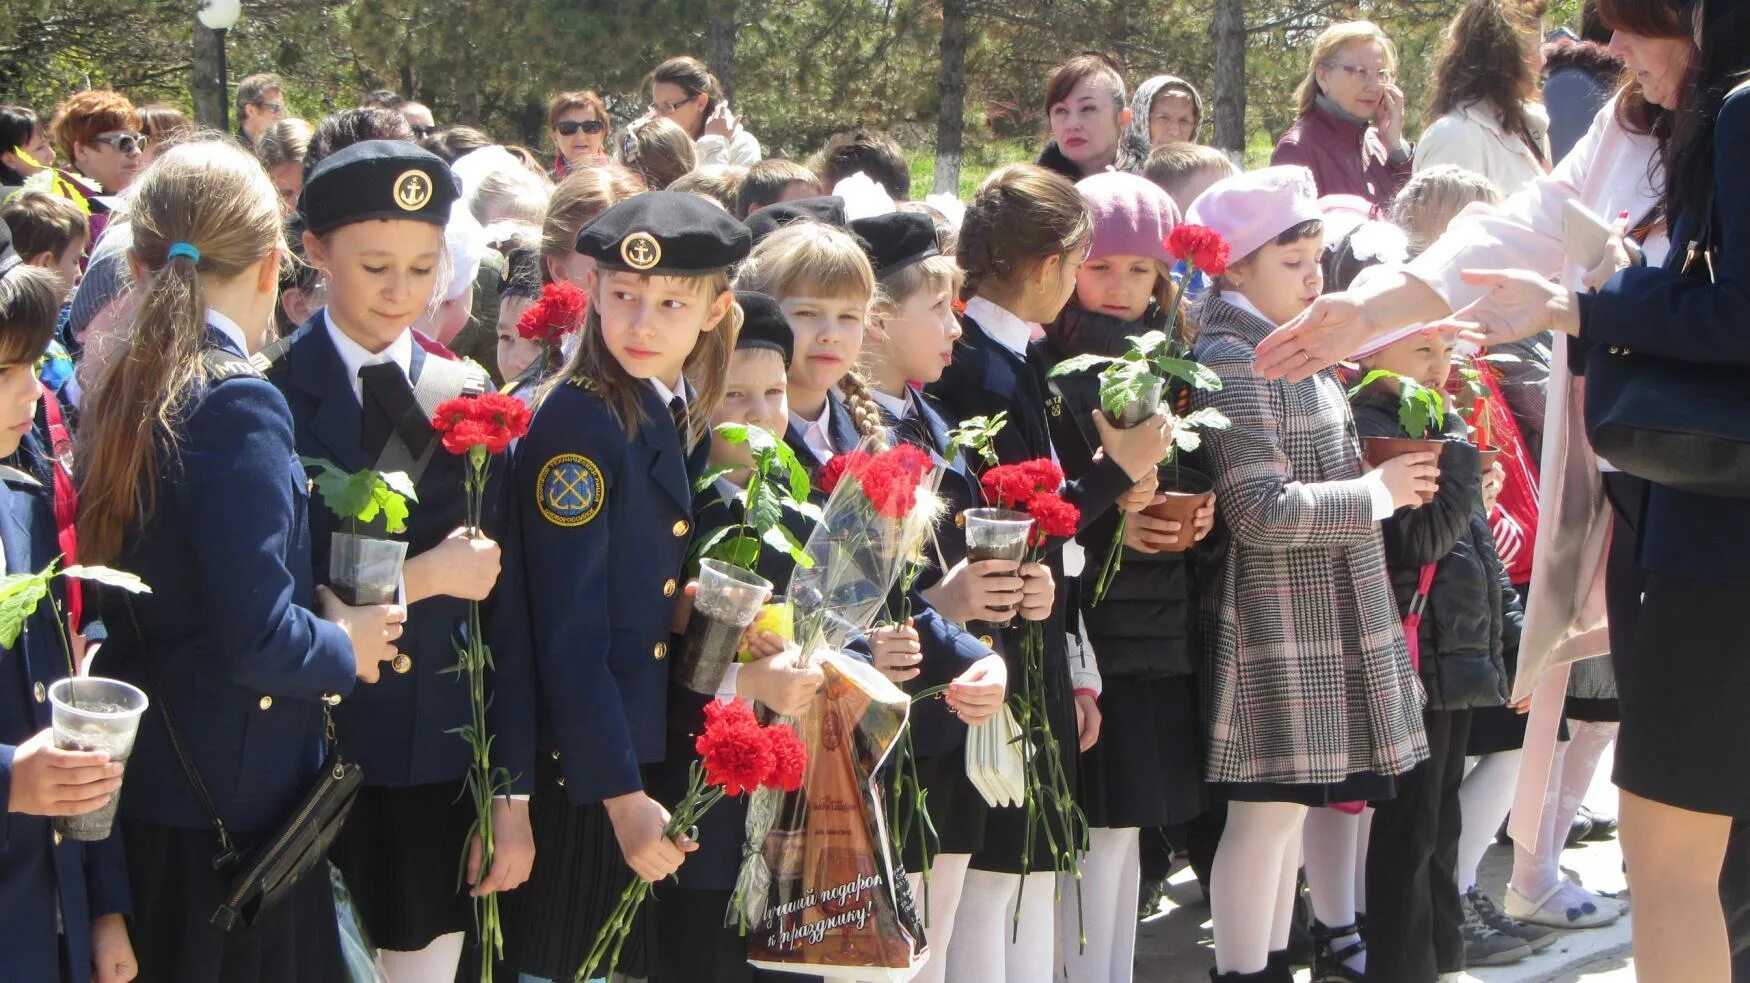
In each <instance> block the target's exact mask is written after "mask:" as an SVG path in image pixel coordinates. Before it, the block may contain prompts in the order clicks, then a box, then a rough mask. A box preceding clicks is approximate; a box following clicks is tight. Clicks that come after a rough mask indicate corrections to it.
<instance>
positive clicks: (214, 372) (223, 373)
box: [201, 348, 262, 382]
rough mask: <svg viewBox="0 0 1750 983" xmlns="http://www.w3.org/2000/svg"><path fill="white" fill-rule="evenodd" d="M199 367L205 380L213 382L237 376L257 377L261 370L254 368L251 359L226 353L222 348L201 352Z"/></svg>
mask: <svg viewBox="0 0 1750 983" xmlns="http://www.w3.org/2000/svg"><path fill="white" fill-rule="evenodd" d="M201 367H202V368H203V369H205V370H206V373H207V378H209V379H211V380H213V381H214V382H223V381H224V380H226V379H235V378H237V377H238V376H245V375H250V376H257V377H259V376H260V375H261V374H262V370H261V369H258V368H256V366H255V362H254V361H253V360H252V359H247V358H244V357H243V356H241V355H237V354H234V353H232V352H228V351H226V350H225V349H223V348H208V349H206V350H205V351H203V352H201Z"/></svg>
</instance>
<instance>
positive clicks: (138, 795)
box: [93, 330, 355, 852]
mask: <svg viewBox="0 0 1750 983" xmlns="http://www.w3.org/2000/svg"><path fill="white" fill-rule="evenodd" d="M207 345H208V347H209V348H219V349H223V350H225V351H227V352H229V353H230V354H231V355H233V356H235V357H236V358H237V359H239V360H241V359H242V357H243V353H242V352H241V351H239V350H237V348H236V347H235V346H234V344H233V343H232V342H231V341H230V340H229V339H228V338H226V337H225V336H224V335H223V334H222V333H220V332H219V331H217V330H209V331H208V332H207ZM177 430H178V432H177V443H176V447H177V452H176V456H175V457H174V458H173V459H172V458H168V457H166V456H164V455H160V458H159V462H158V464H157V474H156V476H155V481H156V484H157V491H156V503H157V505H156V508H155V509H154V511H153V513H152V515H151V516H150V517H148V518H147V519H146V521H145V523H144V524H143V525H142V526H140V527H138V528H135V529H131V530H129V531H128V533H127V534H126V536H125V538H124V542H123V547H122V551H121V555H120V556H119V557H118V558H117V559H116V561H115V563H114V564H113V565H114V566H116V567H119V568H121V569H123V570H127V571H129V572H132V573H135V574H138V575H139V576H140V578H141V579H143V580H145V582H146V583H147V584H148V585H149V586H150V587H151V588H152V593H150V594H142V595H140V596H138V597H134V598H132V606H133V609H134V612H135V613H136V614H137V615H138V616H139V632H136V631H135V625H134V622H133V620H132V619H131V618H130V617H129V612H128V607H127V602H126V600H124V598H126V597H127V595H124V594H122V593H121V592H119V591H105V592H104V593H103V617H104V621H105V623H106V624H108V625H109V626H110V628H111V631H110V638H109V641H108V642H107V643H105V644H104V646H103V648H102V649H101V650H100V651H99V653H98V655H97V656H96V658H95V666H94V668H93V671H94V672H95V673H97V674H100V675H105V676H112V677H115V678H118V679H123V680H126V681H127V682H130V683H133V684H134V685H135V686H138V687H140V688H141V689H143V690H145V691H146V693H147V695H148V696H149V697H150V698H151V699H152V701H153V702H154V703H155V704H158V705H159V706H160V707H162V706H165V705H169V706H171V707H173V708H174V710H175V713H176V720H177V724H178V725H179V726H180V728H181V730H182V734H183V740H184V744H185V745H186V746H187V748H188V752H189V755H190V757H192V758H193V759H194V764H195V767H196V769H197V770H198V771H199V772H200V774H201V778H202V780H203V781H204V782H205V784H206V786H207V789H208V791H209V792H210V793H211V794H212V797H213V800H214V804H215V806H216V808H217V809H218V811H219V814H220V816H221V817H222V818H223V819H224V820H225V823H226V825H227V826H229V827H230V828H231V830H232V831H233V832H237V833H247V832H251V831H258V830H265V829H268V828H271V827H273V826H275V825H277V824H278V823H279V822H280V821H282V820H283V819H285V817H286V814H287V813H288V812H289V811H290V810H291V808H292V807H293V806H294V805H295V804H296V802H297V800H298V798H299V797H300V796H301V795H303V793H304V792H305V791H306V790H307V789H308V788H309V786H310V784H311V783H312V782H314V781H315V779H316V773H317V771H318V769H319V768H320V767H321V764H322V754H323V750H322V745H323V723H322V702H321V701H322V698H323V697H324V696H326V695H339V696H347V695H349V694H351V693H352V692H353V683H354V681H355V677H354V675H353V673H354V671H355V665H354V661H353V654H352V644H351V643H350V642H349V641H348V640H347V638H346V634H345V633H344V632H342V631H341V629H340V627H339V626H338V625H334V624H331V623H329V622H327V621H323V620H322V619H321V618H319V617H317V616H316V614H315V612H314V611H313V610H311V608H312V605H313V604H314V603H315V596H314V594H315V585H314V582H313V581H312V579H311V576H310V571H311V565H310V533H309V526H308V524H307V522H308V518H307V516H308V512H309V508H310V500H309V495H308V492H307V491H306V479H305V477H304V469H303V468H302V467H301V466H300V465H299V464H298V459H297V453H296V451H295V450H294V448H293V444H292V415H291V412H290V411H289V410H288V409H287V408H286V401H285V398H284V397H283V396H281V395H280V392H279V390H277V389H275V388H274V387H273V386H272V385H271V384H269V383H268V382H267V381H266V380H264V379H261V378H260V377H258V376H256V375H254V374H253V373H252V372H248V371H244V372H242V373H241V374H238V375H234V376H230V377H227V378H223V379H220V380H218V381H215V382H213V383H211V384H210V385H208V386H206V387H205V389H204V390H203V391H201V392H199V393H197V394H196V395H195V396H194V397H193V398H192V399H191V400H190V402H189V408H188V410H187V413H186V415H185V416H184V418H183V420H182V422H181V423H180V424H179V425H178V427H177ZM140 633H143V634H144V639H142V638H141V637H140ZM146 646H150V650H149V651H150V652H152V653H154V654H155V657H156V659H157V660H158V662H159V664H160V665H161V666H162V671H163V679H162V686H160V685H159V682H158V681H157V680H155V679H154V674H153V672H152V670H151V669H150V668H149V665H148V663H147V660H146V655H147V652H148V649H147V648H146ZM124 792H125V794H124V795H123V796H122V798H121V814H122V816H123V817H126V818H134V819H144V820H148V821H151V822H155V823H162V824H165V825H170V826H178V827H182V828H186V829H208V828H210V827H211V821H210V820H209V819H208V818H207V814H206V812H205V811H203V810H202V808H201V806H200V804H199V802H198V801H197V800H196V799H195V797H194V793H193V792H192V791H190V788H189V784H188V780H187V779H186V778H185V777H184V773H183V769H182V766H181V764H180V763H179V762H178V760H177V757H176V754H175V752H174V751H173V750H172V749H171V746H170V738H169V733H168V731H167V730H166V729H165V726H164V716H163V714H162V713H161V712H159V711H158V710H156V709H148V710H147V711H146V714H145V716H144V717H143V718H142V719H141V722H140V735H139V738H138V739H137V740H136V742H135V745H134V753H133V757H132V758H131V759H130V760H129V762H128V770H127V784H126V788H125V789H124ZM217 849H218V847H217V839H216V838H215V840H214V850H215V852H216V851H217Z"/></svg>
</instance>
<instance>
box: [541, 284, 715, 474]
mask: <svg viewBox="0 0 1750 983" xmlns="http://www.w3.org/2000/svg"><path fill="white" fill-rule="evenodd" d="M601 275H604V276H605V275H606V271H603V273H602V274H601ZM644 279H646V280H648V279H649V277H644ZM677 279H689V280H692V281H694V282H695V283H697V284H698V285H699V289H700V291H701V292H702V293H703V294H704V297H705V302H706V303H707V304H709V303H715V302H716V300H717V298H718V296H720V295H721V294H723V293H725V292H726V291H728V290H729V274H728V273H727V272H723V273H713V274H711V275H710V276H703V277H685V278H677ZM741 319H742V313H741V305H740V304H737V303H734V302H731V303H730V305H729V310H728V311H727V312H725V313H724V315H723V319H722V320H720V321H718V322H717V324H716V326H715V330H711V331H701V332H700V333H699V339H698V340H697V341H695V342H693V350H692V352H691V353H689V354H688V355H687V360H686V363H685V365H684V366H683V368H682V371H683V372H684V373H685V374H686V377H687V381H688V382H690V383H692V385H693V390H694V397H693V398H692V399H690V400H687V429H688V430H689V431H690V432H691V433H692V435H693V438H694V439H693V443H694V444H697V443H698V442H699V441H700V440H704V439H705V438H706V437H707V436H709V435H710V433H711V417H712V415H713V414H715V413H716V412H717V404H718V403H721V402H722V401H723V388H724V385H725V379H726V377H727V376H728V373H729V353H730V352H733V351H735V339H736V336H737V335H739V334H740V333H741ZM568 383H582V384H585V385H587V386H588V387H589V388H590V389H592V390H594V391H595V392H597V393H599V394H601V397H602V401H603V402H604V403H606V404H607V407H608V412H609V413H611V414H613V416H614V419H615V420H616V421H617V422H618V423H619V424H620V426H621V427H622V428H623V429H625V431H626V435H627V436H633V435H635V434H637V433H638V427H639V426H640V425H641V424H642V423H643V421H644V410H643V404H642V403H641V401H640V394H641V392H642V391H643V389H642V387H644V385H645V383H643V382H641V381H639V380H637V379H634V378H632V376H631V374H630V373H628V372H627V371H626V369H625V367H624V366H622V365H621V364H620V362H619V360H618V359H616V358H614V353H613V352H611V351H609V350H608V344H607V342H606V341H604V340H603V339H602V315H601V312H600V311H599V310H597V309H596V305H594V304H591V305H589V312H588V313H587V314H585V315H584V318H583V328H582V329H581V330H579V331H578V343H577V350H576V351H574V352H572V353H571V359H570V360H569V361H567V362H566V363H565V368H564V369H562V370H561V371H559V372H557V373H555V374H554V375H553V376H552V377H551V378H550V379H548V380H547V382H546V383H545V384H543V385H542V387H541V389H540V391H539V392H538V393H536V396H535V405H536V406H539V405H540V404H541V402H542V401H544V400H545V399H546V398H547V394H548V393H550V392H552V391H553V389H554V388H555V387H556V386H562V385H566V384H568Z"/></svg>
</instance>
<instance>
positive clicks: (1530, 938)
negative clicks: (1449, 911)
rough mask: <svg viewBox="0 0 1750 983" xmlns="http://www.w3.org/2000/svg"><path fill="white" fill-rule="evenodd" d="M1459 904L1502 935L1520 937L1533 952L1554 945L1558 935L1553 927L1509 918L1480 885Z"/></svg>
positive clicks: (1465, 895)
mask: <svg viewBox="0 0 1750 983" xmlns="http://www.w3.org/2000/svg"><path fill="white" fill-rule="evenodd" d="M1459 904H1461V905H1464V906H1466V907H1468V908H1470V909H1471V910H1473V911H1475V912H1476V913H1477V918H1479V919H1481V920H1482V923H1483V924H1484V925H1487V926H1488V927H1490V928H1492V929H1494V930H1495V931H1497V932H1500V933H1501V934H1502V935H1505V936H1508V937H1510V938H1515V939H1518V940H1519V941H1521V942H1523V943H1525V944H1526V945H1528V946H1530V947H1531V951H1532V952H1541V951H1543V950H1544V949H1546V948H1548V947H1549V946H1551V945H1554V944H1555V941H1556V939H1557V937H1558V936H1557V933H1556V930H1555V929H1553V928H1546V927H1544V926H1542V925H1531V924H1528V923H1526V922H1521V921H1514V920H1513V919H1512V918H1509V917H1508V916H1507V913H1506V912H1505V911H1502V910H1501V906H1500V904H1498V903H1497V902H1496V901H1495V899H1494V898H1492V897H1490V896H1489V895H1487V894H1485V893H1483V889H1482V888H1480V887H1473V888H1471V889H1470V890H1469V891H1466V892H1465V894H1464V897H1462V898H1460V899H1459ZM1467 941H1468V936H1467ZM1467 951H1468V950H1467ZM1477 965H1479V966H1481V965H1483V964H1482V963H1477Z"/></svg>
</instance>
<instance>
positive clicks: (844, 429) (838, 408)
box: [784, 388, 863, 501]
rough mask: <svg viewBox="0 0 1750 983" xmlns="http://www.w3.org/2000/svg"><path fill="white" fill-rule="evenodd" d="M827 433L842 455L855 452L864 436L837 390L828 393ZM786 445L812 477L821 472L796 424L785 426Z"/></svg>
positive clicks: (842, 396)
mask: <svg viewBox="0 0 1750 983" xmlns="http://www.w3.org/2000/svg"><path fill="white" fill-rule="evenodd" d="M826 431H827V433H826V436H827V439H828V440H830V441H831V442H832V446H833V447H834V448H835V449H836V450H837V451H838V453H840V454H844V453H846V452H849V451H852V450H855V449H856V448H857V444H858V443H860V442H861V441H862V439H863V435H862V434H860V433H858V432H857V421H855V420H853V419H851V411H850V408H849V407H847V406H845V397H844V394H843V393H841V392H839V391H838V389H836V388H833V389H828V390H827V391H826ZM784 443H786V444H789V445H790V449H791V450H793V451H795V452H796V458H797V460H800V461H801V462H802V463H803V464H804V465H807V467H808V473H809V475H810V476H812V475H814V473H815V472H817V471H819V470H820V466H821V462H820V459H819V458H817V457H815V456H814V451H813V450H811V449H810V448H809V446H808V442H807V441H805V440H803V439H802V431H800V430H798V429H796V425H795V424H794V423H789V424H786V425H785V429H784ZM820 499H821V500H823V501H824V500H825V496H820Z"/></svg>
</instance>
